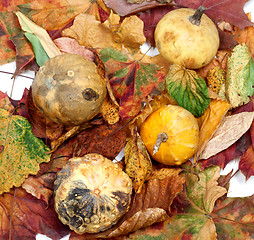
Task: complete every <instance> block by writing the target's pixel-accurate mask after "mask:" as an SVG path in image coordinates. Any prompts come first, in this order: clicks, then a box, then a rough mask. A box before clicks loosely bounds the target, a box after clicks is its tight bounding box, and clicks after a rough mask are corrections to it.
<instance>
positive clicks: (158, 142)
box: [153, 132, 168, 155]
mask: <svg viewBox="0 0 254 240" xmlns="http://www.w3.org/2000/svg"><path fill="white" fill-rule="evenodd" d="M167 140H168V135H167V134H166V133H165V132H162V133H160V134H159V135H158V137H157V139H156V143H155V144H154V146H153V155H154V154H155V153H157V152H158V151H159V149H160V146H161V144H162V143H163V142H166V141H167Z"/></svg>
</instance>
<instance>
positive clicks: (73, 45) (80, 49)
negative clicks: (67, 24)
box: [54, 37, 95, 61]
mask: <svg viewBox="0 0 254 240" xmlns="http://www.w3.org/2000/svg"><path fill="white" fill-rule="evenodd" d="M54 43H55V45H56V46H57V48H58V49H59V50H60V51H61V52H62V53H75V54H79V55H81V56H83V57H85V58H86V59H89V60H91V61H94V59H95V56H94V53H93V52H92V51H90V50H89V49H87V48H86V47H85V46H81V45H79V43H78V41H77V40H75V39H73V38H68V37H60V38H57V39H55V40H54Z"/></svg>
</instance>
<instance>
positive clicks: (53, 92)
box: [32, 53, 107, 125]
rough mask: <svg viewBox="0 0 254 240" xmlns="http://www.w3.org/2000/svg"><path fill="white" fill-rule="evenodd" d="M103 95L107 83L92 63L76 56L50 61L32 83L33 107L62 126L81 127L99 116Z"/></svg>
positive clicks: (61, 56)
mask: <svg viewBox="0 0 254 240" xmlns="http://www.w3.org/2000/svg"><path fill="white" fill-rule="evenodd" d="M106 94H107V90H106V81H105V79H103V77H102V76H100V74H99V73H98V70H97V66H96V65H95V63H94V62H92V61H90V60H88V59H86V58H84V57H83V56H81V55H78V54H71V53H68V54H62V55H58V56H56V57H53V58H51V59H49V60H48V61H46V63H45V64H44V65H43V66H42V67H41V68H40V69H39V71H38V72H37V74H36V76H35V79H34V81H33V83H32V96H33V101H34V104H35V105H36V107H37V108H38V109H39V110H40V111H41V112H42V113H43V114H44V115H45V116H46V117H48V118H49V119H51V120H52V121H54V122H56V123H61V124H64V125H80V124H82V123H84V122H87V121H89V120H90V119H92V118H93V117H94V116H95V115H97V114H98V113H99V111H100V108H101V106H102V103H103V101H104V99H105V97H106Z"/></svg>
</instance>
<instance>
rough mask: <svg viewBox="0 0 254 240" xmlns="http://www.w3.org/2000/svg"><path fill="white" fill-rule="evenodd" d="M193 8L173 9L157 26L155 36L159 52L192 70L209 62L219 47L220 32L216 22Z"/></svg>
mask: <svg viewBox="0 0 254 240" xmlns="http://www.w3.org/2000/svg"><path fill="white" fill-rule="evenodd" d="M204 10H205V8H202V7H201V8H199V9H198V10H197V11H196V12H195V10H194V9H190V8H180V9H176V10H173V11H170V12H169V13H167V14H166V15H164V16H163V18H162V19H161V20H160V21H159V23H158V24H157V26H156V29H155V33H154V38H155V44H156V47H157V48H158V51H159V52H160V54H161V55H162V56H163V57H164V58H165V59H167V60H168V61H169V62H171V63H175V64H178V65H183V66H185V67H186V68H189V69H198V68H201V67H203V66H205V65H207V64H208V63H209V62H210V61H211V60H212V59H213V57H214V56H215V55H216V53H217V51H218V48H219V34H218V30H217V28H216V26H215V24H214V23H213V21H212V20H211V19H210V18H209V17H207V15H205V14H203V12H204Z"/></svg>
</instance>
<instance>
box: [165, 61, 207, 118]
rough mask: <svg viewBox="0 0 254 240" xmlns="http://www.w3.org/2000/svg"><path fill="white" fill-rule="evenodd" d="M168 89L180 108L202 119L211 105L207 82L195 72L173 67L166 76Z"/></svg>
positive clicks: (178, 66)
mask: <svg viewBox="0 0 254 240" xmlns="http://www.w3.org/2000/svg"><path fill="white" fill-rule="evenodd" d="M166 89H167V91H168V93H169V95H170V96H171V97H173V98H174V99H175V100H176V101H177V103H178V105H179V106H181V107H183V108H185V109H187V110H188V111H190V112H191V113H192V114H193V115H195V116H197V117H200V116H201V115H202V114H203V113H204V111H205V109H206V108H207V107H208V106H209V104H210V101H211V99H210V97H209V95H208V89H207V86H206V82H205V81H204V79H202V78H201V77H200V76H199V75H198V74H197V73H196V72H195V71H193V70H188V69H185V68H184V67H182V66H180V65H176V64H174V65H172V66H171V67H170V69H169V72H168V75H167V76H166Z"/></svg>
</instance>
